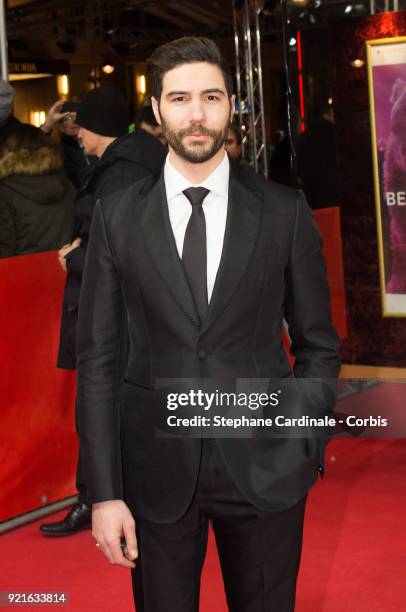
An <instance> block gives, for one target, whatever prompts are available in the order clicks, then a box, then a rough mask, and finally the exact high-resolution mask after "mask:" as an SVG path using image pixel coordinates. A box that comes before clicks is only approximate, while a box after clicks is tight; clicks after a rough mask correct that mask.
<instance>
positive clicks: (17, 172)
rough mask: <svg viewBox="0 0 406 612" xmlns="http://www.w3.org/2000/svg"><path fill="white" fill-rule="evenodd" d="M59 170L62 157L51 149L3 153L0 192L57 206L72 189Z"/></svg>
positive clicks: (0, 167) (61, 164) (0, 164)
mask: <svg viewBox="0 0 406 612" xmlns="http://www.w3.org/2000/svg"><path fill="white" fill-rule="evenodd" d="M62 169H63V161H62V157H61V155H60V153H59V152H58V150H57V149H54V148H52V147H47V146H45V147H41V148H39V149H36V150H35V151H29V150H27V149H20V151H17V152H13V153H11V152H10V153H6V155H4V157H2V158H1V159H0V192H1V191H2V190H5V191H6V192H8V193H9V194H10V192H13V193H14V196H13V197H22V198H26V199H27V200H31V201H34V202H37V203H38V204H56V203H58V202H59V201H60V200H61V198H64V197H65V196H66V194H67V193H69V191H70V188H71V186H70V183H69V181H68V179H67V178H66V177H65V175H64V173H63V172H62ZM10 195H11V194H10Z"/></svg>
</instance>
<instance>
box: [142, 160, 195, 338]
mask: <svg viewBox="0 0 406 612" xmlns="http://www.w3.org/2000/svg"><path fill="white" fill-rule="evenodd" d="M146 199H147V200H146V202H145V208H144V213H143V215H142V218H141V225H142V228H143V233H144V238H145V242H146V245H147V248H148V253H149V255H150V257H151V260H152V261H153V263H154V266H155V268H156V269H157V271H158V272H159V274H160V275H161V277H162V280H163V281H164V283H165V284H166V285H167V287H168V289H169V291H170V293H171V294H172V296H173V298H174V299H175V300H176V302H177V303H178V304H179V306H180V307H181V308H182V310H183V311H184V312H185V314H186V315H187V316H188V317H189V318H190V319H191V321H192V322H193V323H194V324H195V325H196V326H197V327H199V326H200V320H199V315H198V313H197V311H196V307H195V304H194V301H193V297H192V294H191V292H190V289H189V285H188V283H187V280H186V277H185V273H184V270H183V265H182V261H181V259H180V257H179V254H178V250H177V247H176V242H175V238H174V235H173V232H172V228H171V223H170V219H169V212H168V204H167V200H166V191H165V183H164V178H163V171H162V172H161V175H160V177H159V179H158V180H157V181H156V182H155V183H154V185H153V186H152V188H151V189H150V191H149V192H148V193H147V195H146Z"/></svg>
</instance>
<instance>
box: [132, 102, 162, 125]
mask: <svg viewBox="0 0 406 612" xmlns="http://www.w3.org/2000/svg"><path fill="white" fill-rule="evenodd" d="M137 119H138V125H140V124H141V123H147V124H148V125H152V126H153V127H156V126H157V125H158V123H157V120H156V119H155V115H154V111H153V110H152V106H151V105H150V104H145V105H144V106H141V108H140V111H139V113H138V117H137Z"/></svg>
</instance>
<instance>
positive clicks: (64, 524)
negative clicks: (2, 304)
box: [40, 87, 164, 536]
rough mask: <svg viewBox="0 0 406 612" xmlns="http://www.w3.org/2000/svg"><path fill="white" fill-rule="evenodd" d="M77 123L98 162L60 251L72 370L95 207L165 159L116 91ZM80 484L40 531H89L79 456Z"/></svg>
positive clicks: (90, 100)
mask: <svg viewBox="0 0 406 612" xmlns="http://www.w3.org/2000/svg"><path fill="white" fill-rule="evenodd" d="M76 123H77V124H78V126H79V131H78V137H79V139H80V141H81V143H82V146H83V148H84V151H85V153H86V155H95V156H96V157H97V158H98V159H97V161H96V163H95V164H94V165H93V167H91V169H90V171H89V174H88V175H87V177H86V179H85V182H84V183H83V185H82V187H81V188H80V190H79V191H78V194H77V196H76V200H75V208H74V223H73V233H72V242H71V243H70V244H67V245H65V246H64V247H62V249H60V251H59V262H60V264H61V266H62V267H63V269H64V270H66V271H67V279H66V285H65V293H64V301H63V306H62V320H61V335H60V345H59V354H58V362H57V365H58V367H60V368H64V369H69V370H74V369H76V341H75V340H76V338H75V337H76V326H77V317H78V307H79V295H80V287H81V281H82V273H83V267H84V262H85V255H86V247H87V242H88V237H89V230H90V223H91V218H92V214H93V209H94V206H95V203H96V201H97V200H99V199H105V198H106V197H107V196H110V195H112V194H118V192H120V191H125V190H126V189H127V188H128V187H129V186H130V185H132V184H133V183H135V182H136V181H137V180H139V179H141V178H143V177H146V176H148V175H150V174H151V173H155V172H158V171H159V169H160V167H161V165H162V162H163V159H164V154H163V155H162V157H161V156H159V155H156V156H154V157H152V158H151V156H148V155H146V154H145V151H144V150H143V149H142V147H140V145H139V142H138V139H137V138H136V135H135V134H128V125H129V123H130V115H129V110H128V105H127V102H126V100H125V98H124V97H123V96H122V94H121V92H120V91H119V90H118V89H116V88H113V87H100V88H98V89H94V90H92V91H90V92H89V93H88V94H87V95H86V96H85V97H84V98H83V100H82V101H81V102H80V104H79V106H78V109H77V113H76ZM158 144H159V143H158ZM162 148H163V149H164V147H162ZM76 485H77V489H78V492H79V498H78V502H77V503H76V504H75V505H74V506H73V508H72V509H71V510H70V512H69V513H68V515H67V516H66V517H65V518H64V519H63V520H62V521H59V522H56V523H47V524H43V525H41V526H40V531H41V532H42V533H43V534H44V535H47V536H65V535H72V534H74V533H77V532H78V531H80V530H82V529H86V528H90V526H91V509H90V502H89V498H88V493H87V488H86V484H85V482H84V477H83V469H82V459H81V456H80V455H79V461H78V468H77V479H76Z"/></svg>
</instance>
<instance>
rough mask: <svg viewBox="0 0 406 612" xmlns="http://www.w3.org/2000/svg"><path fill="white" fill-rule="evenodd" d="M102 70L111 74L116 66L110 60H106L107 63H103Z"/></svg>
mask: <svg viewBox="0 0 406 612" xmlns="http://www.w3.org/2000/svg"><path fill="white" fill-rule="evenodd" d="M102 70H103V72H104V73H105V74H111V73H112V72H114V66H113V64H110V62H106V63H105V64H103V66H102Z"/></svg>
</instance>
